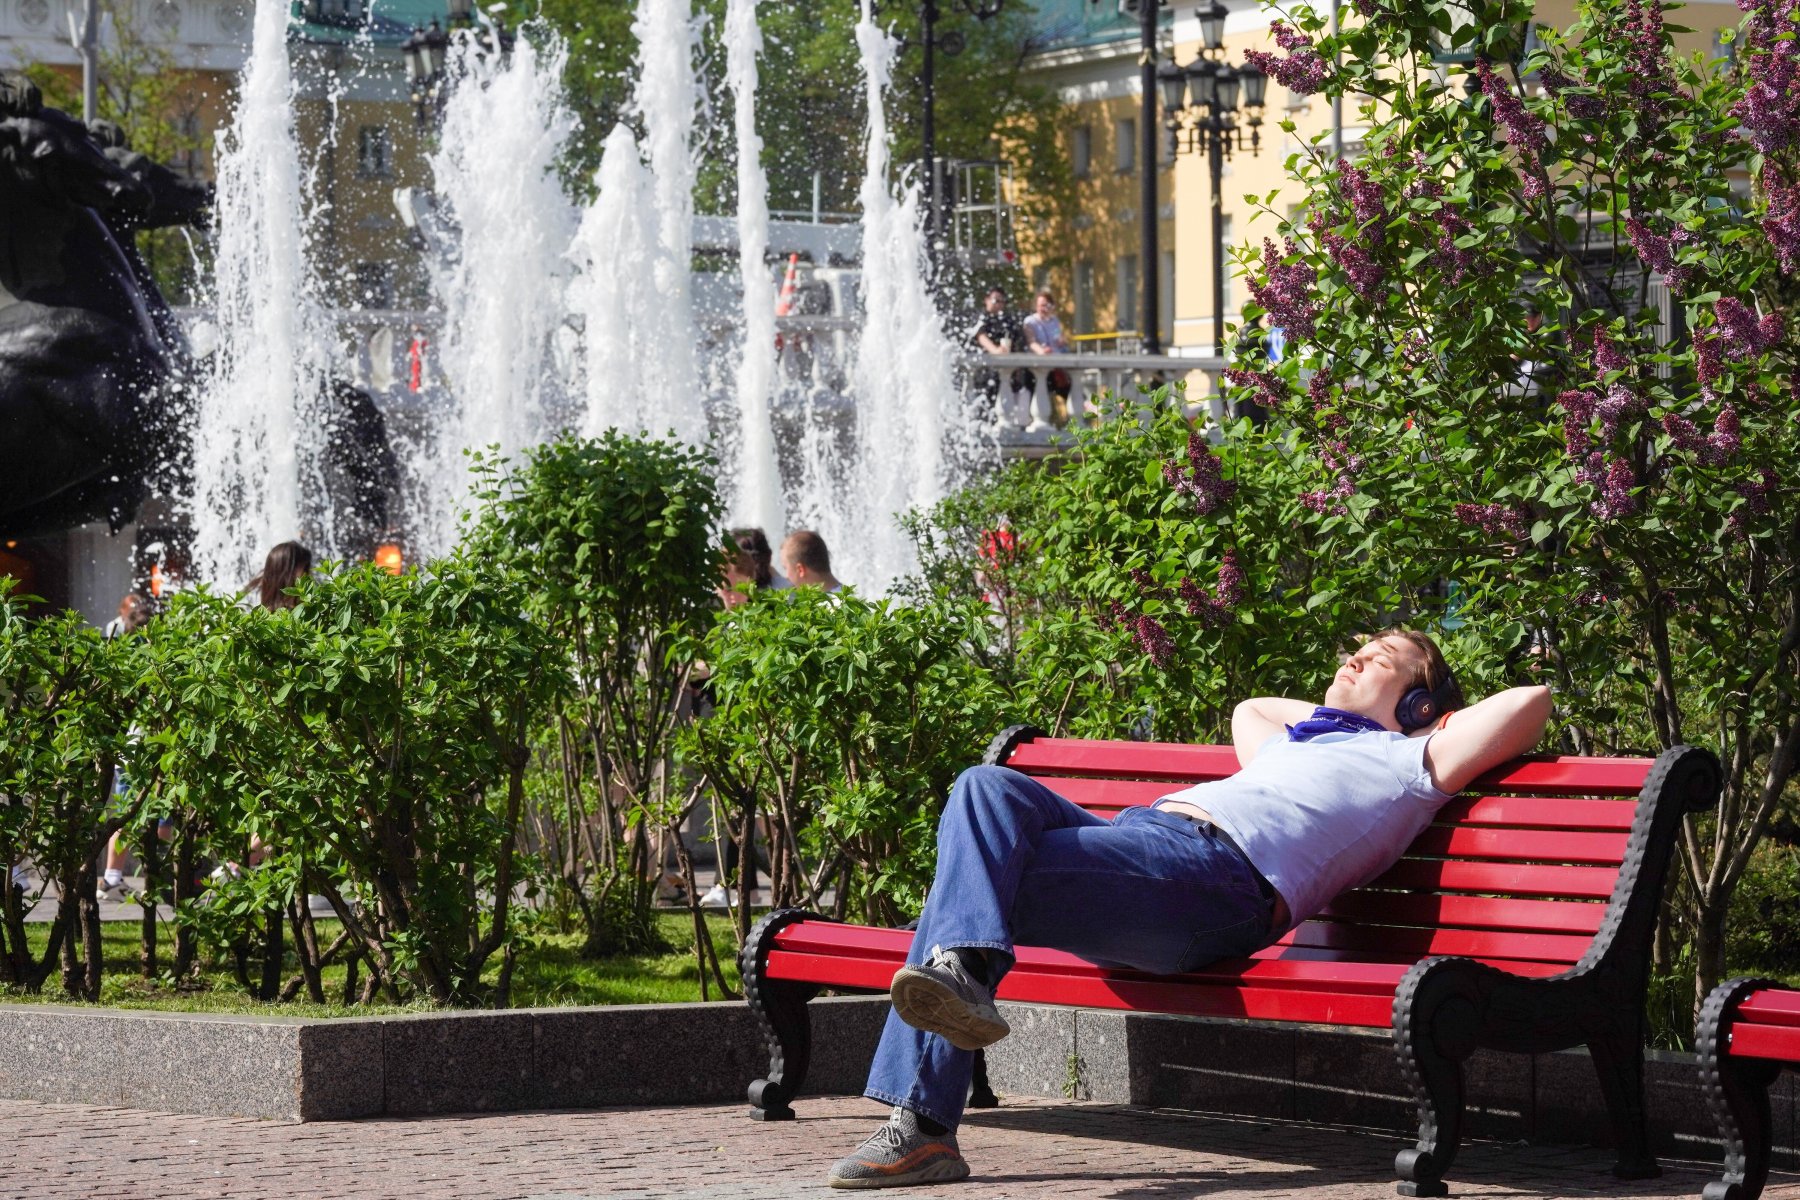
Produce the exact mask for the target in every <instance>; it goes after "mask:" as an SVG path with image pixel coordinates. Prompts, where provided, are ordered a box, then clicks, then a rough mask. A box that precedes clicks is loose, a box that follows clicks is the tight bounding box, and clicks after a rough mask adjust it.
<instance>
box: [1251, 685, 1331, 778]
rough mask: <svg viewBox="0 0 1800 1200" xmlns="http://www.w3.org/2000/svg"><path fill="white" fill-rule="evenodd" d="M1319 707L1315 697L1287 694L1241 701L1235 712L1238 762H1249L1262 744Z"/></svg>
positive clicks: (1304, 718)
mask: <svg viewBox="0 0 1800 1200" xmlns="http://www.w3.org/2000/svg"><path fill="white" fill-rule="evenodd" d="M1315 707H1317V706H1316V705H1314V704H1313V702H1312V701H1311V700H1289V699H1287V698H1286V697H1283V696H1258V697H1256V698H1255V699H1252V700H1245V701H1244V702H1243V703H1241V704H1239V705H1238V706H1237V708H1235V709H1234V710H1232V713H1231V744H1232V747H1233V748H1234V749H1235V750H1236V751H1237V760H1238V766H1240V767H1247V766H1249V765H1250V760H1251V759H1253V758H1255V757H1256V749H1257V747H1258V746H1261V745H1262V744H1263V743H1264V742H1266V741H1268V740H1269V739H1270V738H1272V737H1274V736H1275V735H1276V734H1278V733H1280V732H1281V731H1282V730H1284V729H1286V728H1287V727H1288V726H1289V725H1292V724H1293V723H1294V722H1295V721H1304V720H1306V718H1308V717H1310V716H1312V711H1313V709H1314V708H1315Z"/></svg>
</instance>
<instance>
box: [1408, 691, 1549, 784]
mask: <svg viewBox="0 0 1800 1200" xmlns="http://www.w3.org/2000/svg"><path fill="white" fill-rule="evenodd" d="M1549 721H1550V689H1549V688H1547V687H1516V688H1508V689H1507V690H1506V691H1504V692H1495V693H1494V694H1493V695H1492V696H1489V697H1488V698H1487V699H1485V700H1482V701H1481V702H1479V703H1477V704H1471V705H1470V706H1469V707H1468V708H1465V709H1463V710H1462V711H1460V712H1458V713H1456V714H1455V715H1454V716H1453V717H1452V718H1451V719H1450V723H1449V724H1447V725H1445V726H1444V727H1443V728H1442V729H1440V730H1438V731H1437V733H1436V734H1434V735H1433V736H1432V738H1431V741H1430V742H1428V743H1427V744H1426V746H1425V768H1426V769H1427V770H1428V771H1430V772H1431V782H1432V783H1433V784H1435V785H1436V786H1437V787H1438V789H1439V790H1440V791H1445V792H1450V793H1452V794H1454V793H1456V792H1460V791H1462V790H1463V789H1464V788H1465V787H1468V786H1469V784H1470V783H1472V782H1474V780H1475V779H1476V777H1477V776H1479V775H1482V774H1484V773H1485V772H1488V771H1491V770H1493V769H1494V768H1495V767H1497V766H1499V765H1500V764H1501V763H1503V762H1506V761H1507V760H1508V759H1513V758H1517V757H1518V756H1519V755H1521V754H1524V753H1526V752H1527V751H1529V750H1530V749H1531V748H1532V747H1534V746H1536V745H1537V744H1538V741H1539V739H1541V738H1542V737H1543V736H1544V726H1545V725H1547V724H1549ZM1430 732H1431V731H1430V730H1429V729H1423V730H1420V731H1419V732H1418V733H1415V734H1414V735H1413V736H1414V737H1423V736H1424V735H1425V734H1427V733H1430Z"/></svg>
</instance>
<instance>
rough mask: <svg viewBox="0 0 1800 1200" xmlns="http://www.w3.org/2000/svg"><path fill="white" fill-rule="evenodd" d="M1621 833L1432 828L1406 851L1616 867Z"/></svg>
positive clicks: (1621, 856) (1622, 842)
mask: <svg viewBox="0 0 1800 1200" xmlns="http://www.w3.org/2000/svg"><path fill="white" fill-rule="evenodd" d="M1628 840H1629V835H1627V834H1623V833H1575V832H1571V831H1569V830H1550V829H1482V828H1479V827H1471V826H1466V825H1434V826H1432V827H1431V828H1430V829H1427V830H1426V831H1425V832H1424V833H1421V834H1420V835H1419V836H1418V837H1417V838H1416V839H1414V841H1413V844H1412V845H1411V846H1408V847H1407V849H1406V854H1407V857H1409V858H1416V857H1418V856H1419V855H1422V854H1429V855H1441V856H1443V857H1445V858H1506V859H1523V860H1529V861H1537V862H1549V863H1605V864H1607V865H1608V866H1613V867H1616V866H1618V865H1619V864H1620V863H1622V862H1624V861H1625V843H1626V842H1627V841H1628Z"/></svg>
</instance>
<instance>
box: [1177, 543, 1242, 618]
mask: <svg viewBox="0 0 1800 1200" xmlns="http://www.w3.org/2000/svg"><path fill="white" fill-rule="evenodd" d="M1176 591H1177V594H1178V595H1179V596H1180V597H1181V601H1182V603H1183V604H1184V605H1185V606H1186V607H1187V612H1188V616H1190V617H1199V618H1201V619H1202V620H1204V621H1205V622H1206V623H1207V624H1208V625H1211V624H1214V623H1216V622H1218V621H1222V620H1224V619H1225V617H1226V616H1227V615H1228V614H1229V613H1230V612H1231V610H1232V609H1234V608H1236V607H1237V606H1238V605H1239V604H1241V603H1242V602H1243V599H1244V571H1243V568H1242V567H1240V566H1239V565H1238V557H1237V551H1236V550H1227V551H1225V553H1224V554H1223V555H1221V556H1220V558H1219V582H1218V584H1217V585H1215V586H1214V588H1213V589H1212V590H1211V591H1208V590H1207V589H1206V588H1203V587H1201V586H1200V585H1199V584H1197V583H1195V582H1194V581H1193V580H1192V579H1190V578H1188V577H1187V576H1185V575H1184V576H1182V578H1181V586H1180V587H1179V588H1177V589H1176Z"/></svg>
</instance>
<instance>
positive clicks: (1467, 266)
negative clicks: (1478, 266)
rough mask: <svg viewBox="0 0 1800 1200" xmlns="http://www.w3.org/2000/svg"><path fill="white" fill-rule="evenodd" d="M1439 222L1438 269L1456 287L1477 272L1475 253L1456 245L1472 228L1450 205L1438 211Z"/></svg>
mask: <svg viewBox="0 0 1800 1200" xmlns="http://www.w3.org/2000/svg"><path fill="white" fill-rule="evenodd" d="M1437 221H1438V233H1437V245H1436V252H1437V264H1438V268H1439V269H1440V270H1442V271H1443V272H1444V274H1446V275H1448V276H1449V283H1450V285H1451V286H1452V287H1454V286H1456V285H1457V284H1459V283H1461V282H1462V281H1463V280H1464V279H1466V278H1468V276H1469V275H1470V274H1471V273H1472V272H1473V271H1474V270H1475V261H1476V260H1475V252H1474V251H1473V250H1468V249H1464V248H1463V247H1461V246H1458V245H1457V244H1456V239H1457V238H1459V237H1461V236H1462V235H1463V234H1465V233H1467V232H1468V231H1469V229H1470V228H1471V226H1470V225H1469V223H1468V221H1466V220H1464V219H1463V216H1462V214H1461V213H1459V212H1457V211H1456V210H1455V209H1453V208H1451V207H1450V206H1449V205H1448V204H1446V205H1444V206H1443V207H1442V208H1440V209H1438V211H1437Z"/></svg>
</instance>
